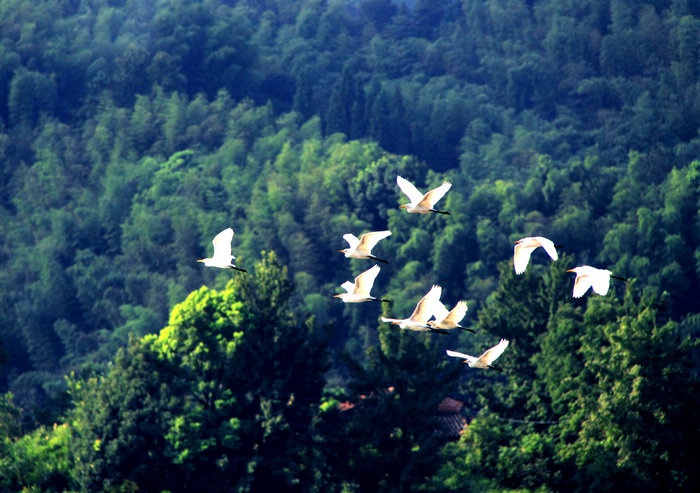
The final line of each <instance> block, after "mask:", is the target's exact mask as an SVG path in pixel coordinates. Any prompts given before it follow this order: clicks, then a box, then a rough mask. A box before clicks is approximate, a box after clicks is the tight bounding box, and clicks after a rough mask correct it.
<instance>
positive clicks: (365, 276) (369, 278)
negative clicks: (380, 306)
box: [333, 265, 389, 303]
mask: <svg viewBox="0 0 700 493" xmlns="http://www.w3.org/2000/svg"><path fill="white" fill-rule="evenodd" d="M379 270H380V268H379V266H378V265H375V266H374V267H372V268H370V269H367V270H366V271H364V272H363V273H362V274H360V275H358V276H357V277H356V278H355V282H354V283H352V282H350V281H345V282H344V283H343V284H341V287H342V288H343V289H345V291H347V293H341V294H336V295H333V297H334V298H340V299H341V300H343V301H344V302H345V303H362V302H363V301H382V302H385V303H386V302H389V300H382V299H380V298H375V297H374V296H372V295H370V294H369V292H370V291H371V290H372V286H373V285H374V280H375V279H376V278H377V274H379Z"/></svg>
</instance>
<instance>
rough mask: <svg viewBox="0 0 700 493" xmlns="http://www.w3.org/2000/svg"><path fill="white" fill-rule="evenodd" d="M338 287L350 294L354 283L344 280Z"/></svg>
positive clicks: (353, 288)
mask: <svg viewBox="0 0 700 493" xmlns="http://www.w3.org/2000/svg"><path fill="white" fill-rule="evenodd" d="M340 287H341V288H343V289H344V290H345V291H347V292H348V293H350V294H352V293H353V291H355V283H352V282H350V281H345V282H344V283H343V284H341V285H340Z"/></svg>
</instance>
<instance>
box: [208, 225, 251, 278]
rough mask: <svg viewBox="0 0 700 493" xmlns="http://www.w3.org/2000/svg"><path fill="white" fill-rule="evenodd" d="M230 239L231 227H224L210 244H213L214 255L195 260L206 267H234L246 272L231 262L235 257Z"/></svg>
mask: <svg viewBox="0 0 700 493" xmlns="http://www.w3.org/2000/svg"><path fill="white" fill-rule="evenodd" d="M231 241H233V228H226V229H225V230H223V231H222V232H221V233H219V234H218V235H216V236H215V237H214V239H213V240H212V244H213V245H214V255H212V256H211V257H209V258H203V259H199V260H197V262H202V263H203V264H204V265H205V266H207V267H218V268H220V269H235V270H240V271H241V272H248V271H247V270H245V269H243V268H241V267H237V266H236V265H235V264H234V263H233V261H234V260H235V259H236V257H234V256H233V254H231Z"/></svg>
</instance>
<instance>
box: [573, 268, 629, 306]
mask: <svg viewBox="0 0 700 493" xmlns="http://www.w3.org/2000/svg"><path fill="white" fill-rule="evenodd" d="M566 272H574V273H575V274H576V279H575V280H574V298H580V297H581V296H583V295H584V294H586V291H588V288H593V291H594V292H595V293H598V294H599V295H601V296H605V295H606V294H608V290H609V289H610V279H611V278H612V279H618V280H620V281H627V279H625V278H624V277H619V276H614V275H613V273H612V272H610V271H609V270H607V269H597V268H595V267H591V266H590V265H582V266H580V267H574V268H573V269H569V270H567V271H566Z"/></svg>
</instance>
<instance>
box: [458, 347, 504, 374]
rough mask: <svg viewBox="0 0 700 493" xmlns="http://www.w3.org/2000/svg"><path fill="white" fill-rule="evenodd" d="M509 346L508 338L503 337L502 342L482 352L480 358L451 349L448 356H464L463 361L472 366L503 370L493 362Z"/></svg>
mask: <svg viewBox="0 0 700 493" xmlns="http://www.w3.org/2000/svg"><path fill="white" fill-rule="evenodd" d="M507 347H508V340H507V339H501V342H499V343H498V344H496V345H495V346H494V347H492V348H491V349H487V350H486V351H485V352H484V354H482V355H481V356H479V357H478V358H476V357H474V356H469V355H468V354H464V353H459V352H457V351H451V350H449V349H448V350H447V351H446V353H447V355H448V356H452V357H453V358H462V359H463V360H464V361H463V363H466V364H468V365H469V366H470V367H472V368H492V369H494V370H496V371H501V372H502V371H503V370H501V369H500V368H499V367H497V366H496V365H494V364H493V362H494V361H496V360H497V359H498V357H499V356H500V355H502V354H503V351H505V350H506V348H507Z"/></svg>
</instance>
